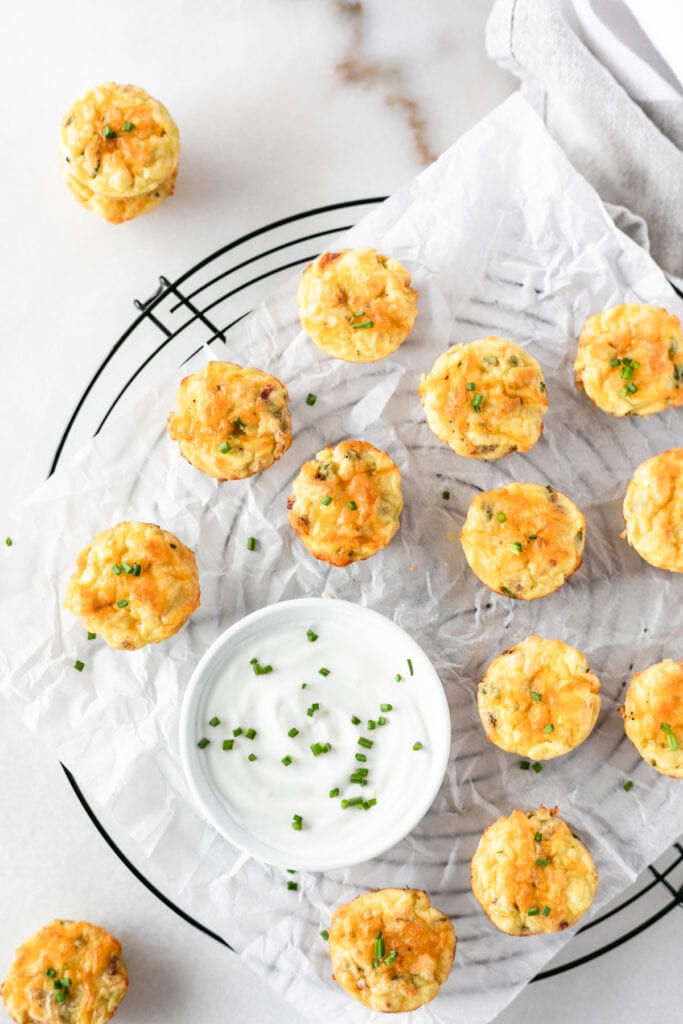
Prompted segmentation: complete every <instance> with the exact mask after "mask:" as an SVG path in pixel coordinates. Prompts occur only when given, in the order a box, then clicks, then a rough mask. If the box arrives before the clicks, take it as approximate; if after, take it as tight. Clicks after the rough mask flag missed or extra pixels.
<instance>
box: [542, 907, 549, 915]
mask: <svg viewBox="0 0 683 1024" xmlns="http://www.w3.org/2000/svg"><path fill="white" fill-rule="evenodd" d="M549 913H550V907H544V908H543V910H542V911H541V914H542V915H543V917H547V916H548V914H549Z"/></svg>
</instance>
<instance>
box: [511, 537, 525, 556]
mask: <svg viewBox="0 0 683 1024" xmlns="http://www.w3.org/2000/svg"><path fill="white" fill-rule="evenodd" d="M508 548H509V549H510V551H514V552H515V553H516V554H518V555H521V553H522V545H521V544H520V543H519V541H518V540H511V541H510V543H509V544H508Z"/></svg>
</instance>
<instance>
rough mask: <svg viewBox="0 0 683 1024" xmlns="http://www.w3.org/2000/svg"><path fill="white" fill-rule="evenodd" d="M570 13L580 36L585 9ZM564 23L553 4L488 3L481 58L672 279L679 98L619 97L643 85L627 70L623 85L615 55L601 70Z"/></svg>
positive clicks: (682, 271) (680, 249)
mask: <svg viewBox="0 0 683 1024" xmlns="http://www.w3.org/2000/svg"><path fill="white" fill-rule="evenodd" d="M576 6H577V11H576V14H578V15H579V16H580V15H581V14H582V13H583V15H584V22H585V24H587V27H588V28H589V29H590V28H591V21H592V19H590V18H588V19H586V17H585V16H586V13H588V14H591V11H590V10H588V11H587V8H590V5H587V4H585V3H584V4H577V5H576ZM581 8H583V11H582V10H581ZM592 13H593V14H594V13H595V12H594V11H593V12H592ZM572 20H573V21H574V23H575V24H576V26H577V31H575V29H574V28H573V27H571V26H570V24H569V21H568V20H567V19H565V17H563V15H562V12H561V9H560V5H559V3H558V2H557V0H496V2H495V4H494V7H493V10H492V12H491V15H490V17H489V21H488V24H487V28H486V46H487V50H488V54H489V56H490V57H491V58H492V59H493V60H495V61H497V62H498V63H499V64H500V65H501V66H502V67H504V68H505V69H506V70H508V71H511V72H512V73H513V74H514V75H516V76H517V77H518V78H520V79H521V82H522V92H523V93H524V95H525V97H526V99H527V100H528V101H529V102H530V103H531V104H532V106H534V107H535V109H536V110H537V111H538V113H539V114H540V115H541V116H542V117H543V119H544V121H545V123H546V125H547V127H548V129H549V131H550V133H551V134H552V135H553V136H554V138H555V139H556V140H557V141H558V142H559V143H560V145H561V146H562V147H563V149H564V150H565V152H566V153H567V154H568V156H569V157H570V159H571V160H572V162H573V164H574V166H575V167H576V168H577V169H578V170H579V171H580V172H581V173H582V174H583V175H584V177H586V178H587V179H588V181H589V182H590V183H591V184H592V185H593V187H594V188H595V189H596V190H597V192H598V193H599V194H600V196H602V198H603V200H604V201H605V202H606V203H609V204H615V205H617V206H625V207H627V208H628V209H629V210H632V211H633V212H634V213H636V214H638V215H640V216H641V217H642V218H643V219H644V220H645V221H646V223H647V228H648V234H649V239H650V248H651V251H652V255H653V256H654V258H655V259H656V260H657V261H658V262H659V263H660V265H661V266H662V267H663V268H664V270H666V271H667V272H668V273H669V274H670V275H672V276H674V277H676V278H679V279H680V278H681V277H683V216H682V213H681V211H683V150H682V149H679V148H678V146H677V143H679V144H680V143H681V140H683V98H681V99H680V102H679V98H680V94H679V92H678V91H677V89H676V87H675V85H670V86H669V85H667V86H666V87H665V86H664V84H662V92H661V93H660V95H659V96H658V97H657V98H656V99H655V100H651V99H648V97H647V96H646V95H644V93H645V92H646V91H647V90H646V89H645V88H643V89H642V90H641V93H642V94H641V95H635V97H633V96H632V95H629V92H627V88H628V89H629V90H630V91H631V92H632V93H638V84H637V83H642V82H643V80H644V79H643V75H642V74H641V75H640V76H639V77H637V71H638V65H637V60H636V61H635V62H634V63H633V64H631V66H630V71H631V72H632V74H631V76H630V77H628V76H627V75H626V74H625V73H623V69H624V68H625V67H627V66H628V63H626V64H624V62H623V56H624V54H623V53H618V52H617V50H618V47H617V46H616V45H615V47H614V49H613V51H611V52H609V53H607V52H605V50H604V49H603V56H604V58H605V64H609V65H610V66H611V68H612V70H611V71H610V70H608V68H607V67H606V66H605V64H603V63H602V62H601V61H600V60H599V59H598V58H597V57H596V56H594V54H593V53H592V52H591V51H590V50H589V49H588V47H587V46H586V45H585V44H584V42H582V40H581V39H580V38H579V35H578V31H581V21H580V20H579V19H577V18H576V17H573V18H572ZM593 27H595V26H594V25H593ZM604 45H605V44H604V40H603V46H604ZM596 49H598V47H596ZM608 56H609V57H611V58H612V59H611V60H609V59H608ZM617 57H620V58H622V60H621V61H617V59H616V58H617ZM620 68H621V69H622V73H620ZM641 70H642V68H641ZM615 75H617V76H618V77H619V78H620V79H621V81H619V80H618V78H617V77H615ZM672 78H673V76H672ZM661 81H662V83H663V79H661ZM673 82H675V79H673ZM622 83H623V84H622ZM669 87H670V89H671V91H670V93H667V91H666V90H667V88H669ZM655 111H656V113H655ZM648 114H650V115H651V116H648Z"/></svg>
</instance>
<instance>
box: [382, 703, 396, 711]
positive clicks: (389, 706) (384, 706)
mask: <svg viewBox="0 0 683 1024" xmlns="http://www.w3.org/2000/svg"><path fill="white" fill-rule="evenodd" d="M379 709H380V711H393V710H394V705H393V704H380V706H379Z"/></svg>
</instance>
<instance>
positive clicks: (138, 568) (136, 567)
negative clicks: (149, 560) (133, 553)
mask: <svg viewBox="0 0 683 1024" xmlns="http://www.w3.org/2000/svg"><path fill="white" fill-rule="evenodd" d="M141 572H142V566H141V565H140V563H139V562H133V568H132V569H131V570H130V574H131V576H139V575H140V573H141Z"/></svg>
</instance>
